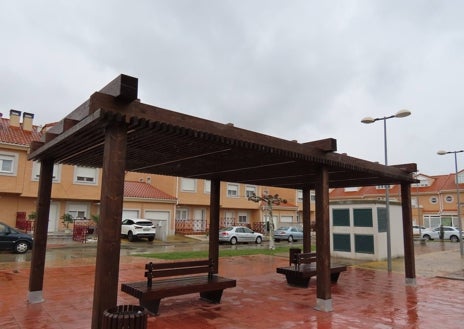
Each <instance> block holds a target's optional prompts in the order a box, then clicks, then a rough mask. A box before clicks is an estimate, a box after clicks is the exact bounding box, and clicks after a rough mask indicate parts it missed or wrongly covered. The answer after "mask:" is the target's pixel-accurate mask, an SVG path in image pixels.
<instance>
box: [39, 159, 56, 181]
mask: <svg viewBox="0 0 464 329" xmlns="http://www.w3.org/2000/svg"><path fill="white" fill-rule="evenodd" d="M60 177H61V165H59V164H54V165H53V181H54V182H59V181H60ZM39 178H40V162H39V161H34V162H33V163H32V180H33V181H38V180H39Z"/></svg>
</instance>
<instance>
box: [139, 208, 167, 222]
mask: <svg viewBox="0 0 464 329" xmlns="http://www.w3.org/2000/svg"><path fill="white" fill-rule="evenodd" d="M144 218H146V219H151V220H163V221H167V220H169V218H170V215H169V211H154V210H147V211H145V217H144Z"/></svg>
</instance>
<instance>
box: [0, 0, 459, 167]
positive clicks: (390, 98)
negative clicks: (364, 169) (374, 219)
mask: <svg viewBox="0 0 464 329" xmlns="http://www.w3.org/2000/svg"><path fill="white" fill-rule="evenodd" d="M463 13H464V1H460V0H455V1H453V0H435V1H427V0H412V1H411V0H410V1H404V0H403V1H397V0H384V1H381V0H379V1H373V0H364V1H362V0H359V1H355V0H340V1H311V0H292V1H290V0H288V1H282V0H280V1H277V0H247V1H238V0H229V1H227V0H209V1H206V0H164V1H161V0H138V1H127V0H126V1H122V0H106V1H98V0H92V1H88V0H79V1H71V0H67V1H51V0H44V1H35V0H28V1H22V0H15V1H1V3H0V40H1V53H0V59H1V60H0V88H1V97H0V112H2V113H3V116H4V117H8V116H9V110H10V109H17V110H20V111H26V112H31V113H34V114H35V119H34V123H36V124H45V123H49V122H55V121H59V120H61V119H62V118H63V117H64V116H65V115H66V114H67V113H69V112H71V111H72V110H73V109H75V108H76V107H77V106H78V105H80V104H81V103H82V102H83V101H85V100H86V99H88V98H89V96H90V95H91V94H92V93H93V92H94V91H97V90H99V89H101V88H102V87H103V86H104V85H106V84H107V83H108V82H109V81H111V80H113V79H114V78H115V77H116V76H118V75H119V74H121V73H124V74H128V75H131V76H134V77H137V78H138V79H139V97H140V99H141V101H142V102H144V103H148V104H151V105H155V106H160V107H164V108H168V109H170V110H174V111H178V112H183V113H187V114H190V115H195V116H198V117H201V118H205V119H209V120H213V121H218V122H222V123H228V122H232V123H234V124H235V126H237V127H240V128H244V129H250V130H255V131H258V132H261V133H265V134H269V135H273V136H277V137H280V138H284V139H289V140H294V139H296V140H298V141H299V142H308V141H312V140H318V139H323V138H328V137H332V138H335V139H337V143H338V152H339V153H347V154H349V155H351V156H354V157H358V158H362V159H365V160H369V161H378V162H380V163H384V147H383V146H384V144H383V143H384V138H383V122H382V121H379V122H376V123H374V124H370V125H365V124H362V123H361V119H362V118H363V117H366V116H371V117H385V116H389V115H392V114H395V113H396V112H397V111H399V110H401V109H408V110H410V111H411V112H412V114H411V116H409V117H406V118H402V119H398V118H394V119H390V120H387V134H388V136H387V140H388V162H389V164H399V163H410V162H415V163H417V165H418V169H419V171H420V172H421V173H424V174H429V175H437V174H448V173H450V172H454V157H453V155H447V156H439V155H437V154H436V152H437V151H438V150H440V149H444V150H447V151H455V150H461V149H464V141H463V138H462V129H463V122H464V98H463V94H464V84H463V83H462V80H463V77H464V60H463V59H464V56H463V55H464V19H463V16H462V15H463ZM458 163H459V169H461V168H464V153H461V154H460V155H458Z"/></svg>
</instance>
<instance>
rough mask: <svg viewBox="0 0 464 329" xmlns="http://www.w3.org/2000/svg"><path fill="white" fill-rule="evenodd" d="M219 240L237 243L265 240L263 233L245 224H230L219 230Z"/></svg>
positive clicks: (258, 242)
mask: <svg viewBox="0 0 464 329" xmlns="http://www.w3.org/2000/svg"><path fill="white" fill-rule="evenodd" d="M219 242H229V243H230V244H237V243H241V242H255V243H257V244H260V243H261V242H263V235H262V234H261V233H257V232H255V231H253V230H251V229H249V228H248V227H245V226H230V227H225V228H223V229H220V230H219Z"/></svg>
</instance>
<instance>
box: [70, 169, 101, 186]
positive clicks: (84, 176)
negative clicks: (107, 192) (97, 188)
mask: <svg viewBox="0 0 464 329" xmlns="http://www.w3.org/2000/svg"><path fill="white" fill-rule="evenodd" d="M97 177H98V169H97V168H90V167H78V166H75V167H74V183H78V184H92V185H95V184H97Z"/></svg>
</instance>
